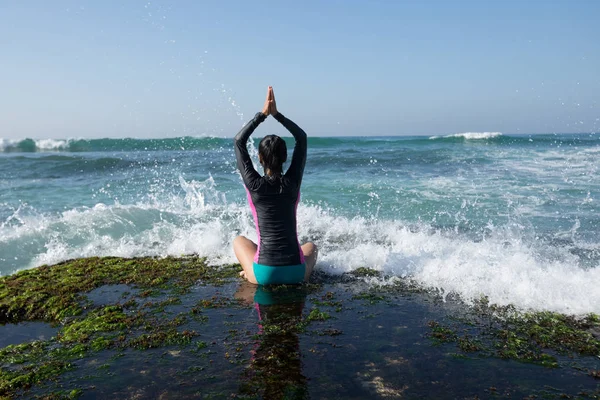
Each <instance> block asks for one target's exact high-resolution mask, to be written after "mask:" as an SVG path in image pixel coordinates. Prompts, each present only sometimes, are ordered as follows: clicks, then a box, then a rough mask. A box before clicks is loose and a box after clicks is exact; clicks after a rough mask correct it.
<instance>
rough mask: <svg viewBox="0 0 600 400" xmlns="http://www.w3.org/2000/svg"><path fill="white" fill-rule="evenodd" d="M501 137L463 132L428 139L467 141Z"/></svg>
mask: <svg viewBox="0 0 600 400" xmlns="http://www.w3.org/2000/svg"><path fill="white" fill-rule="evenodd" d="M499 136H502V133H500V132H464V133H455V134H453V135H447V136H431V137H430V138H429V139H431V140H434V139H440V138H463V139H467V140H471V139H492V138H496V137H499Z"/></svg>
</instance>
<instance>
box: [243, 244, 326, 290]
mask: <svg viewBox="0 0 600 400" xmlns="http://www.w3.org/2000/svg"><path fill="white" fill-rule="evenodd" d="M301 247H302V253H304V262H305V265H306V272H305V274H304V281H305V282H307V281H308V278H309V277H310V274H311V273H312V271H313V268H314V267H315V264H316V263H317V255H318V253H319V251H318V249H317V246H316V245H315V244H314V243H313V242H308V243H305V244H303V245H302V246H301ZM256 250H257V246H256V243H254V242H253V241H252V240H250V239H248V238H247V237H245V236H238V237H236V238H235V239H234V240H233V251H234V252H235V256H236V257H237V259H238V261H239V262H240V264H241V265H242V271H241V272H240V276H241V277H242V278H244V279H247V280H248V282H250V283H254V284H257V283H258V282H257V281H256V277H255V276H254V268H253V265H252V263H253V262H254V255H255V254H256Z"/></svg>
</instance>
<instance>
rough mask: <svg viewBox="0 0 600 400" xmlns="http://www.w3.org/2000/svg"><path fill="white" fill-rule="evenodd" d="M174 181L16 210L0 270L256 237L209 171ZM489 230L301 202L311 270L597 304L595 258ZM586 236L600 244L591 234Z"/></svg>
mask: <svg viewBox="0 0 600 400" xmlns="http://www.w3.org/2000/svg"><path fill="white" fill-rule="evenodd" d="M180 185H181V187H182V189H183V193H182V194H181V195H179V196H175V195H173V196H171V197H168V198H164V199H162V200H161V199H158V198H157V199H154V201H147V202H143V203H138V204H130V205H121V204H118V203H116V204H113V205H105V204H101V203H100V204H97V205H96V206H94V207H90V208H87V207H79V208H76V209H72V210H68V211H65V212H62V213H60V214H54V215H36V213H35V212H34V210H31V209H27V208H26V207H23V208H20V209H18V210H15V213H14V214H13V215H12V216H11V217H10V218H9V220H7V221H5V222H4V223H3V224H1V225H0V263H2V264H0V265H6V264H8V265H12V267H11V268H10V269H9V270H4V271H3V273H4V274H6V273H9V272H12V270H15V269H20V268H29V267H34V266H37V265H41V264H52V263H56V262H59V261H62V260H66V259H71V258H77V257H88V256H104V255H115V256H123V257H132V256H167V255H173V256H179V255H182V254H191V253H197V254H201V255H203V256H207V257H209V260H210V261H211V262H212V263H229V262H235V256H234V254H233V251H232V246H231V245H232V242H233V239H234V238H235V236H237V235H240V234H241V235H246V236H248V237H250V238H251V239H253V240H256V233H255V231H254V224H253V222H252V219H251V214H250V212H249V208H248V207H247V205H246V204H237V203H228V202H227V199H226V198H225V196H224V194H223V193H221V192H219V191H218V190H217V188H216V185H215V183H214V180H212V178H209V179H207V180H205V181H198V182H196V181H186V180H185V179H183V178H181V180H180ZM490 229H491V230H492V234H491V235H489V236H488V237H486V238H485V240H480V241H473V240H471V239H469V238H467V237H465V236H460V235H457V234H454V235H450V234H448V233H444V232H441V231H436V230H435V229H433V228H432V227H430V226H427V225H423V226H414V225H412V226H411V227H409V226H407V225H406V224H405V223H403V222H402V221H398V220H378V219H367V218H363V217H360V216H357V217H354V218H348V217H344V216H340V215H337V213H336V211H335V210H328V209H324V208H321V207H319V206H315V205H305V204H301V205H300V207H299V209H298V231H299V237H300V241H302V242H303V241H307V240H314V241H315V242H316V243H317V244H318V245H319V247H320V259H319V262H318V264H317V269H318V270H321V271H324V272H326V273H328V274H333V275H339V274H343V273H346V272H350V271H352V270H355V269H356V268H359V267H370V268H374V269H376V270H379V271H382V272H383V273H384V275H385V276H386V277H385V278H380V279H378V280H376V281H374V282H373V283H374V284H388V283H393V282H394V281H395V280H398V279H404V278H407V277H410V278H412V279H414V280H415V281H417V282H419V283H420V284H422V285H423V286H425V287H428V288H431V289H432V290H436V291H438V292H439V293H441V294H443V295H444V296H446V295H448V294H449V293H455V294H458V295H460V296H461V297H462V298H463V299H464V300H465V301H467V302H471V301H473V300H475V299H479V298H480V297H481V296H487V297H488V298H489V300H490V301H491V302H492V303H495V304H501V305H504V304H514V305H516V306H518V307H521V308H524V309H529V308H531V309H538V310H539V309H546V310H553V311H559V312H565V313H571V314H579V315H581V314H585V313H589V312H596V313H600V291H599V290H598V289H597V288H598V287H600V265H597V264H598V263H597V262H596V265H593V266H592V267H590V266H589V265H588V266H587V267H584V266H583V265H581V262H580V260H579V258H578V256H576V255H574V254H572V252H571V251H570V250H571V248H568V247H556V246H551V245H550V244H548V243H545V242H541V241H537V240H535V239H532V238H531V237H530V235H525V234H524V233H522V232H521V230H520V228H519V226H513V225H507V226H501V227H491V228H490ZM574 229H576V227H574ZM586 245H587V247H588V248H589V249H591V250H594V251H600V244H599V243H597V242H592V243H587V244H586ZM573 246H574V245H573ZM15 258H16V260H15Z"/></svg>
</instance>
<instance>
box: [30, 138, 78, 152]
mask: <svg viewBox="0 0 600 400" xmlns="http://www.w3.org/2000/svg"><path fill="white" fill-rule="evenodd" d="M34 142H35V147H36V148H37V149H38V150H64V149H66V148H68V147H69V142H70V140H57V139H36V140H34Z"/></svg>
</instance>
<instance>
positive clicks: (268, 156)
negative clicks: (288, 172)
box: [258, 135, 287, 173]
mask: <svg viewBox="0 0 600 400" xmlns="http://www.w3.org/2000/svg"><path fill="white" fill-rule="evenodd" d="M258 154H259V155H260V158H261V160H262V162H261V164H262V166H263V168H264V169H265V171H266V170H271V172H273V173H282V172H283V163H284V162H285V160H287V146H286V145H285V141H284V140H283V139H282V138H280V137H279V136H277V135H267V136H265V137H264V138H262V140H261V141H260V143H259V145H258Z"/></svg>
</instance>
